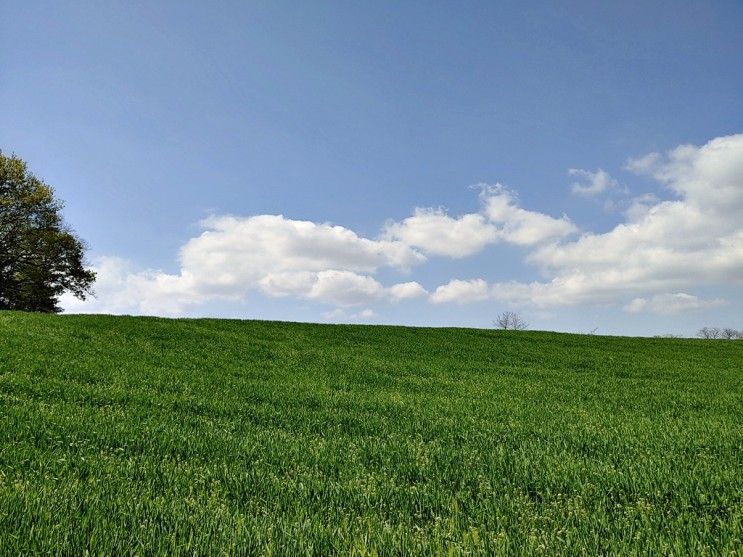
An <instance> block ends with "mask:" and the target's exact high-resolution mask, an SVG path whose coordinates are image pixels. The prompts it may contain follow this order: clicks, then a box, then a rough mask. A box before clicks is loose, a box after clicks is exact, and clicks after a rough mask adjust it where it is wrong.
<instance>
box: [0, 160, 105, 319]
mask: <svg viewBox="0 0 743 557" xmlns="http://www.w3.org/2000/svg"><path fill="white" fill-rule="evenodd" d="M61 210H62V203H61V202H60V201H59V200H56V199H55V198H54V191H53V190H52V188H51V187H49V186H48V185H46V184H45V183H44V182H42V181H41V180H39V179H38V178H36V177H35V176H34V175H33V174H31V173H30V172H29V171H28V169H27V167H26V163H24V162H23V161H22V160H21V159H19V158H18V157H16V156H10V157H6V156H4V155H3V154H2V152H0V309H18V310H26V311H44V312H56V311H59V307H58V305H57V298H58V297H59V295H60V294H62V293H63V292H67V291H69V292H72V293H73V294H74V295H75V296H77V297H79V298H83V299H84V298H85V296H86V294H88V293H89V291H90V286H91V285H92V283H93V281H94V280H95V273H93V272H92V271H90V270H87V269H85V268H84V265H83V253H84V249H85V247H84V245H83V243H82V242H81V241H80V239H78V238H77V237H75V235H74V234H73V233H72V232H71V231H70V230H69V228H68V227H66V226H65V224H64V222H63V221H62V217H61V214H60V213H61Z"/></svg>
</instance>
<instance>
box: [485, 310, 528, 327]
mask: <svg viewBox="0 0 743 557" xmlns="http://www.w3.org/2000/svg"><path fill="white" fill-rule="evenodd" d="M493 325H495V326H496V327H497V328H498V329H503V330H512V331H523V330H525V329H527V328H528V327H529V324H528V323H527V322H526V321H524V320H523V319H522V318H521V316H520V315H519V314H518V313H516V312H513V311H504V312H503V313H501V314H500V315H498V317H496V318H495V321H493Z"/></svg>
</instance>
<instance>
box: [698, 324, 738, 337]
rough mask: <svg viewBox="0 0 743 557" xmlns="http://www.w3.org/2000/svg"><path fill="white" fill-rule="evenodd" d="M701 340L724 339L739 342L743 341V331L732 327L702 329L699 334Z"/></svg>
mask: <svg viewBox="0 0 743 557" xmlns="http://www.w3.org/2000/svg"><path fill="white" fill-rule="evenodd" d="M697 336H698V337H699V338H704V339H724V340H737V339H743V331H739V330H737V329H733V328H731V327H725V328H724V329H721V328H720V327H702V328H701V329H699V332H698V333H697Z"/></svg>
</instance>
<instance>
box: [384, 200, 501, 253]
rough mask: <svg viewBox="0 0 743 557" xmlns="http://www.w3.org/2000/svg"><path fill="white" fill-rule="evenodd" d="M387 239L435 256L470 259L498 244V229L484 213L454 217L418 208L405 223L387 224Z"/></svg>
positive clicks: (439, 211) (434, 210)
mask: <svg viewBox="0 0 743 557" xmlns="http://www.w3.org/2000/svg"><path fill="white" fill-rule="evenodd" d="M385 236H386V237H388V238H394V239H396V240H399V241H401V242H403V243H405V244H407V245H409V246H415V247H417V248H420V249H422V250H424V251H425V252H426V253H430V254H432V255H444V256H447V257H467V256H468V255H472V254H474V253H477V252H478V251H480V250H482V249H483V248H484V247H485V246H486V245H487V244H490V243H493V242H495V241H496V240H497V239H498V229H497V227H496V226H495V225H494V224H492V223H490V222H488V221H487V220H486V219H485V217H484V216H483V215H481V214H476V213H470V214H466V215H462V216H461V217H458V218H452V217H450V216H449V215H447V214H446V213H445V212H444V211H443V210H442V209H422V208H417V209H416V210H415V213H414V214H413V216H411V217H408V218H406V219H405V220H403V221H402V222H392V223H389V224H387V227H386V230H385Z"/></svg>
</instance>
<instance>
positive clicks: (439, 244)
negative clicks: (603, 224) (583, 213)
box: [383, 184, 578, 258]
mask: <svg viewBox="0 0 743 557" xmlns="http://www.w3.org/2000/svg"><path fill="white" fill-rule="evenodd" d="M481 187H482V192H481V194H480V204H481V210H480V212H478V213H467V214H465V215H462V216H459V217H456V218H454V217H451V216H449V215H448V214H446V212H445V211H444V210H443V209H432V208H417V209H416V210H415V213H414V214H413V216H411V217H408V218H406V219H404V220H402V221H401V222H390V223H388V224H387V226H386V227H385V230H384V234H383V237H385V238H387V239H389V240H396V241H400V242H403V243H404V244H406V245H409V246H412V247H415V248H419V249H421V250H423V251H424V252H425V253H428V254H431V255H442V256H447V257H454V258H461V257H467V256H470V255H473V254H475V253H477V252H479V251H481V250H482V249H483V248H484V247H485V246H487V245H488V244H493V243H496V242H506V243H510V244H516V245H521V246H531V245H535V244H539V243H543V242H549V241H552V240H555V239H558V238H562V237H564V236H567V235H569V234H572V233H574V232H577V230H578V228H577V227H576V226H575V224H573V223H572V222H571V221H570V219H568V218H567V217H566V216H564V215H563V216H562V217H561V218H554V217H551V216H549V215H545V214H544V213H540V212H536V211H527V210H526V209H523V208H521V207H520V206H519V204H518V199H517V198H516V195H515V194H514V193H513V192H512V191H510V190H508V189H507V188H506V187H504V186H503V185H501V184H496V185H492V186H491V185H484V184H483V185H481Z"/></svg>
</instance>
